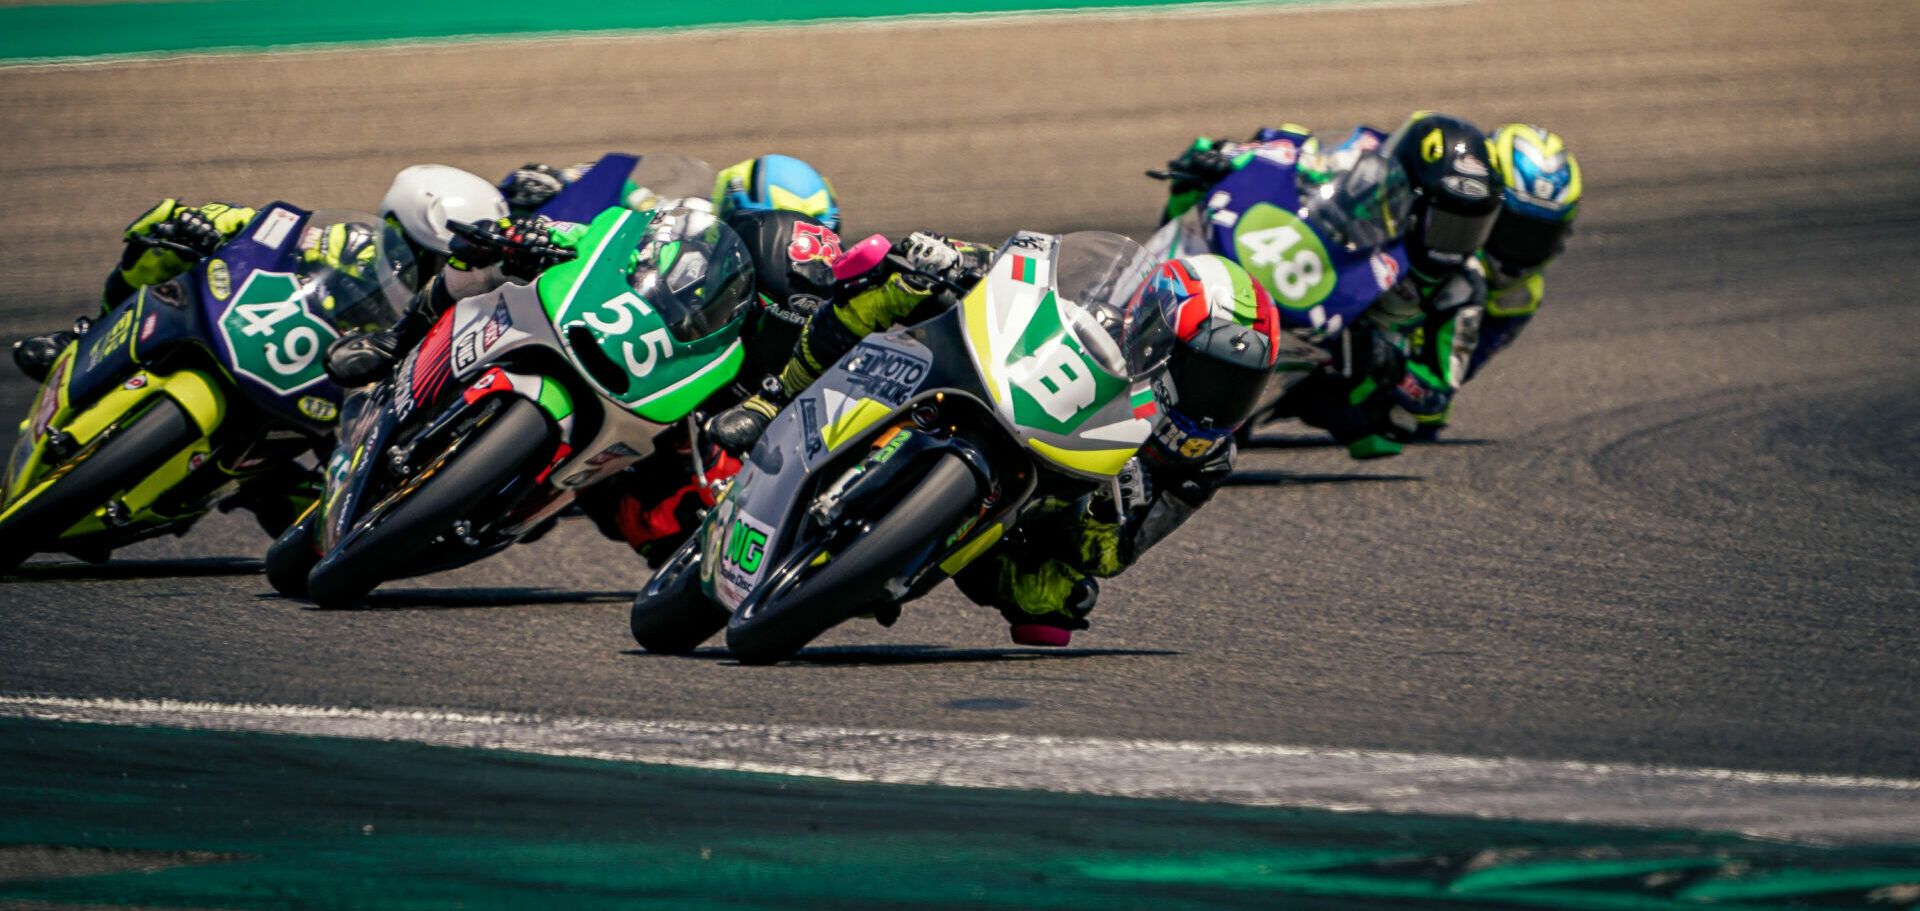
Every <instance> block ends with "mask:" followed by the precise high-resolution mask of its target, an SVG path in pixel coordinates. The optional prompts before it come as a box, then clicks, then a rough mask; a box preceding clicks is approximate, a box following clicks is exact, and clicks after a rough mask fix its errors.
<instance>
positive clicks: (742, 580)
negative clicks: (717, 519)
mask: <svg viewBox="0 0 1920 911" xmlns="http://www.w3.org/2000/svg"><path fill="white" fill-rule="evenodd" d="M721 534H722V536H723V537H722V538H721V540H720V553H719V560H718V563H719V573H720V581H722V582H724V583H726V584H728V585H731V586H733V587H734V588H735V589H736V590H737V591H738V592H739V594H740V596H741V597H745V596H746V593H747V592H750V591H753V587H754V584H755V583H756V582H758V581H759V579H760V573H761V572H762V571H763V570H765V569H766V568H767V567H766V563H767V559H766V558H767V541H768V539H769V538H770V537H772V535H773V529H772V528H771V527H770V526H768V525H766V524H765V523H762V522H759V521H757V520H755V519H754V518H753V517H752V516H749V515H747V514H746V513H744V512H735V513H734V514H733V520H732V521H730V522H728V523H727V524H726V527H725V528H723V529H722V530H721Z"/></svg>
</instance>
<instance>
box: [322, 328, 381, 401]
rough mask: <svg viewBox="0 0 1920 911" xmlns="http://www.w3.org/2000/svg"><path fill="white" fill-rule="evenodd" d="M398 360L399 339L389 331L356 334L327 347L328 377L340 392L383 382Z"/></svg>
mask: <svg viewBox="0 0 1920 911" xmlns="http://www.w3.org/2000/svg"><path fill="white" fill-rule="evenodd" d="M399 361H400V337H399V335H398V334H397V333H395V332H394V331H393V330H392V329H380V330H377V331H374V332H355V333H351V334H348V335H344V336H341V337H340V338H337V339H334V340H333V344H331V345H328V346H327V359H326V363H325V367H326V371H327V376H328V378H330V379H332V380H333V381H334V382H335V383H338V384H340V386H341V388H343V389H352V388H354V387H356V386H365V385H367V384H369V383H377V382H379V381H380V380H382V379H385V378H386V376H387V374H389V373H392V372H393V365H394V364H396V363H398V362H399Z"/></svg>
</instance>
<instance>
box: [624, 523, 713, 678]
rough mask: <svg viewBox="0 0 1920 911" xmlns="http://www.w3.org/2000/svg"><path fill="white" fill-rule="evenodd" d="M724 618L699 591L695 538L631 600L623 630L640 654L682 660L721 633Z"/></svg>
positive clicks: (689, 540)
mask: <svg viewBox="0 0 1920 911" xmlns="http://www.w3.org/2000/svg"><path fill="white" fill-rule="evenodd" d="M730 616H732V613H731V612H729V611H728V610H727V609H726V608H724V607H721V606H720V605H718V604H715V603H713V601H712V600H711V599H709V598H708V597H707V595H706V593H705V592H703V591H701V590H700V535H699V534H698V533H695V534H694V536H693V537H691V538H688V539H687V540H686V542H685V543H683V544H681V545H680V549H679V550H676V551H674V552H673V556H671V557H668V558H667V562H666V563H665V564H664V565H662V566H661V567H660V568H659V569H657V570H655V571H654V573H653V578H651V579H648V580H647V585H646V587H645V588H642V589H641V590H640V593H639V594H637V595H634V596H633V611H632V612H631V613H630V614H628V625H629V627H630V628H631V629H632V630H633V641H635V642H638V643H640V647H641V648H644V649H646V650H647V651H649V652H654V653H657V654H661V655H687V654H691V653H692V652H693V650H694V649H696V648H699V647H700V643H702V642H705V641H707V640H708V639H710V638H712V637H713V634H714V633H717V632H719V631H721V630H723V629H725V628H726V626H727V618H728V617H730Z"/></svg>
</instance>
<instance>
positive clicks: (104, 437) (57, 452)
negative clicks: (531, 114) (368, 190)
mask: <svg viewBox="0 0 1920 911" xmlns="http://www.w3.org/2000/svg"><path fill="white" fill-rule="evenodd" d="M329 232H335V233H336V237H337V238H348V241H347V242H348V243H350V244H352V245H353V246H352V247H350V248H349V249H352V250H353V251H354V253H355V259H354V261H353V262H351V263H350V264H348V265H345V266H340V267H338V268H335V267H333V266H329V265H328V264H327V262H326V259H325V257H323V256H320V255H319V254H318V252H317V248H318V247H319V246H320V244H321V243H322V238H323V237H325V236H327V235H328V234H329ZM140 242H143V243H147V244H149V245H152V246H158V247H164V248H168V249H172V250H174V251H176V252H180V253H184V254H187V255H189V256H191V257H194V258H198V262H197V263H195V265H194V266H193V267H192V268H191V269H189V270H188V271H187V272H185V273H184V274H182V275H180V276H179V277H177V278H174V279H172V280H170V281H167V282H164V283H161V284H158V285H153V286H149V287H144V288H140V289H139V290H137V291H136V292H135V293H134V294H133V295H132V296H131V297H129V298H128V299H126V300H124V301H122V302H120V304H119V305H118V306H116V307H114V308H113V309H112V310H111V311H109V312H108V313H107V314H106V315H105V316H103V317H101V318H100V319H98V320H96V321H92V323H91V325H90V326H89V327H87V328H86V329H85V331H83V332H82V333H81V334H80V335H79V337H78V338H77V339H76V340H75V341H74V342H73V343H72V344H70V345H68V346H67V348H66V350H65V351H64V352H62V353H61V354H60V356H59V358H58V359H57V360H56V361H55V362H54V364H53V367H52V370H51V371H50V372H49V373H48V374H47V378H46V381H45V382H44V383H42V384H41V387H40V393H39V396H38V397H37V398H36V399H35V401H34V404H33V408H32V410H31V411H30V412H28V414H27V418H26V420H25V421H23V422H21V424H20V436H19V440H18V442H17V443H15V445H14V448H13V453H12V456H11V458H10V459H9V461H8V466H7V474H6V478H5V490H4V498H3V499H0V572H5V571H7V570H11V569H13V568H14V567H16V566H18V565H20V563H21V562H22V561H24V560H25V559H26V558H27V557H29V556H31V555H32V554H34V553H36V552H42V551H63V552H66V553H70V554H73V555H75V556H78V557H80V558H82V559H86V560H92V561H105V560H106V559H107V558H108V556H109V555H110V554H111V553H112V551H113V550H114V549H116V548H119V547H124V546H126V545H128V544H131V543H133V542H135V541H139V540H142V539H144V538H150V537H154V536H156V535H162V534H167V533H175V534H185V533H186V531H187V530H188V529H189V528H190V527H192V525H193V523H194V522H195V521H196V520H198V519H199V518H200V517H201V516H203V515H205V514H206V513H207V512H208V511H210V510H211V509H213V508H214V507H215V506H216V505H219V504H221V503H222V502H223V501H225V500H227V498H228V497H230V496H234V495H235V494H236V493H238V494H241V495H242V496H244V495H246V494H247V493H248V492H249V491H260V490H262V489H266V490H265V491H264V493H266V494H268V495H272V494H278V495H279V496H281V497H284V496H285V493H286V491H287V489H289V488H291V487H292V486H293V485H294V484H296V483H298V482H299V481H300V480H301V479H300V478H298V477H291V475H294V474H298V473H300V471H301V470H300V469H298V468H297V467H296V466H295V460H296V459H298V458H300V457H302V456H304V455H305V454H307V453H309V452H311V453H314V454H315V456H316V458H322V457H324V456H325V454H326V452H327V450H328V441H329V440H330V439H331V437H330V435H329V432H330V430H331V428H332V426H333V422H334V419H335V418H336V417H338V416H339V413H340V401H341V394H342V393H341V390H340V389H339V387H337V386H335V385H334V384H333V383H332V382H331V381H330V380H328V379H327V376H326V373H325V371H324V369H323V366H322V363H321V355H322V354H323V352H325V351H326V348H327V345H328V343H330V342H331V341H333V340H334V339H335V338H338V337H339V336H340V334H341V333H342V332H344V331H347V330H349V329H357V328H366V327H369V326H376V327H377V326H384V325H390V324H391V323H392V322H393V320H394V319H395V318H396V317H397V316H398V315H399V313H400V312H401V310H402V309H403V308H404V306H405V304H406V301H407V299H408V297H409V296H410V295H411V293H412V292H411V285H412V284H413V281H414V276H413V269H414V265H413V259H412V254H411V253H410V252H409V250H408V248H407V246H406V244H405V243H404V242H403V241H402V240H401V238H400V236H399V234H398V232H397V231H395V230H394V229H393V228H391V227H388V226H386V225H384V224H383V223H382V222H381V220H380V219H378V218H376V217H374V216H372V215H368V214H366V213H361V212H349V211H344V210H326V211H317V212H310V211H307V210H304V209H299V208H295V207H294V206H291V205H288V204H286V203H283V202H276V203H273V204H272V205H269V206H267V207H265V208H264V209H261V210H260V212H259V214H258V215H256V216H255V217H254V219H253V220H252V221H251V222H249V223H248V225H247V227H246V228H244V229H243V230H242V231H241V232H240V233H239V234H237V235H235V236H234V237H233V238H232V239H231V240H228V241H227V242H226V243H224V244H222V245H221V246H220V247H219V248H217V249H216V250H214V251H213V253H212V254H210V255H207V256H205V257H201V256H200V251H197V250H194V249H192V248H190V247H186V246H183V245H180V244H175V243H172V242H170V241H166V240H160V239H155V238H144V239H142V240H141V241H140ZM369 245H371V246H369ZM361 251H370V253H369V256H368V257H367V258H365V259H361V258H359V256H358V254H359V253H360V252H361ZM336 264H337V260H336ZM260 517H261V524H262V525H263V526H265V527H268V529H269V531H270V532H275V531H278V527H284V526H285V524H286V523H287V522H289V521H291V520H292V519H293V515H292V511H291V507H288V509H287V513H286V515H284V516H276V515H275V514H274V513H273V512H272V511H270V510H261V511H260ZM276 525H277V526H278V527H274V526H276Z"/></svg>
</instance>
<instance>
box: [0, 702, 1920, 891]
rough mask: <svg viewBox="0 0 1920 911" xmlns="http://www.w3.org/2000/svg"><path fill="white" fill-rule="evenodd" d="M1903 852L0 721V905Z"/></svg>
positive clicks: (1493, 884)
mask: <svg viewBox="0 0 1920 911" xmlns="http://www.w3.org/2000/svg"><path fill="white" fill-rule="evenodd" d="M1915 856H1916V855H1915V849H1914V847H1913V846H1905V847H1900V846H1892V847H1889V848H1885V849H1864V848H1853V849H1848V850H1845V851H1838V850H1822V849H1816V848H1805V847H1794V846H1786V845H1780V844H1774V843H1763V842H1756V841H1752V840H1746V839H1740V838H1735V837H1731V836H1717V835H1699V834H1693V833H1681V832H1662V831H1651V830H1630V829H1610V828H1604V827H1595V826H1573V825H1544V824H1535V823H1513V822H1502V821H1493V820H1477V819H1449V818H1433V817H1411V816H1385V815H1378V814H1345V813H1332V812H1323V811H1296V810H1280V809H1266V808H1255V807H1240V806H1223V805H1214V804H1197V803H1181V802H1175V801H1165V800H1129V799H1124V798H1111V797H1085V796H1075V795H1066V794H1056V793H1037V792H1019V791H992V790H981V789H967V788H946V787H936V786H907V785H874V784H851V783H844V782H834V781H825V780H819V779H806V778H786V777H779V776H773V775H750V774H740V773H728V772H709V771H699V770H689V769H678V768H668V767H660V766H649V765H641V764H635V763H622V762H609V761H594V760H582V759H562V758H552V757H543V756H535V755H528V754H519V753H508V752H503V751H497V750H462V749H454V748H447V747H430V746H422V745H417V744H407V743H392V742H380V741H364V740H346V739H332V738H316V737H299V736H288V735H273V734H253V733H228V732H209V731H181V730H172V729H154V728H132V727H113V726H105V725H82V724H63V723H53V722H40V721H20V720H0V904H5V903H8V902H23V901H40V902H72V903H86V904H90V905H100V906H108V907H168V908H229V909H268V908H386V909H414V908H420V909H427V908H449V907H460V908H468V909H493V908H500V909H508V908H513V909H520V908H545V907H566V908H577V909H602V908H605V909H614V908H675V909H689V908H730V909H743V908H812V907H817V908H905V907H937V908H981V909H985V908H996V909H1033V908H1074V909H1127V908H1139V909H1152V911H1180V909H1202V908H1289V909H1385V908H1410V907H1422V908H1434V907H1439V908H1446V907H1453V908H1466V907H1487V906H1490V905H1497V906H1500V907H1521V908H1524V907H1537V908H1562V909H1588V908H1593V909H1646V911H1655V909H1682V908H1688V909H1696V911H1698V909H1702V908H1720V909H1728V908H1740V909H1758V908H1787V907H1795V906H1800V907H1804V906H1805V904H1806V903H1812V904H1816V905H1818V906H1820V907H1826V908H1836V907H1837V908H1878V909H1886V908H1889V907H1893V908H1898V907H1906V906H1908V905H1910V904H1911V903H1912V902H1913V901H1914V900H1915V898H1916V897H1920V885H1909V884H1912V883H1915V882H1916V880H1920V869H1916V865H1915V863H1914V858H1915ZM1902 899H1904V900H1905V902H1906V904H1902V903H1901V901H1902Z"/></svg>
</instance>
